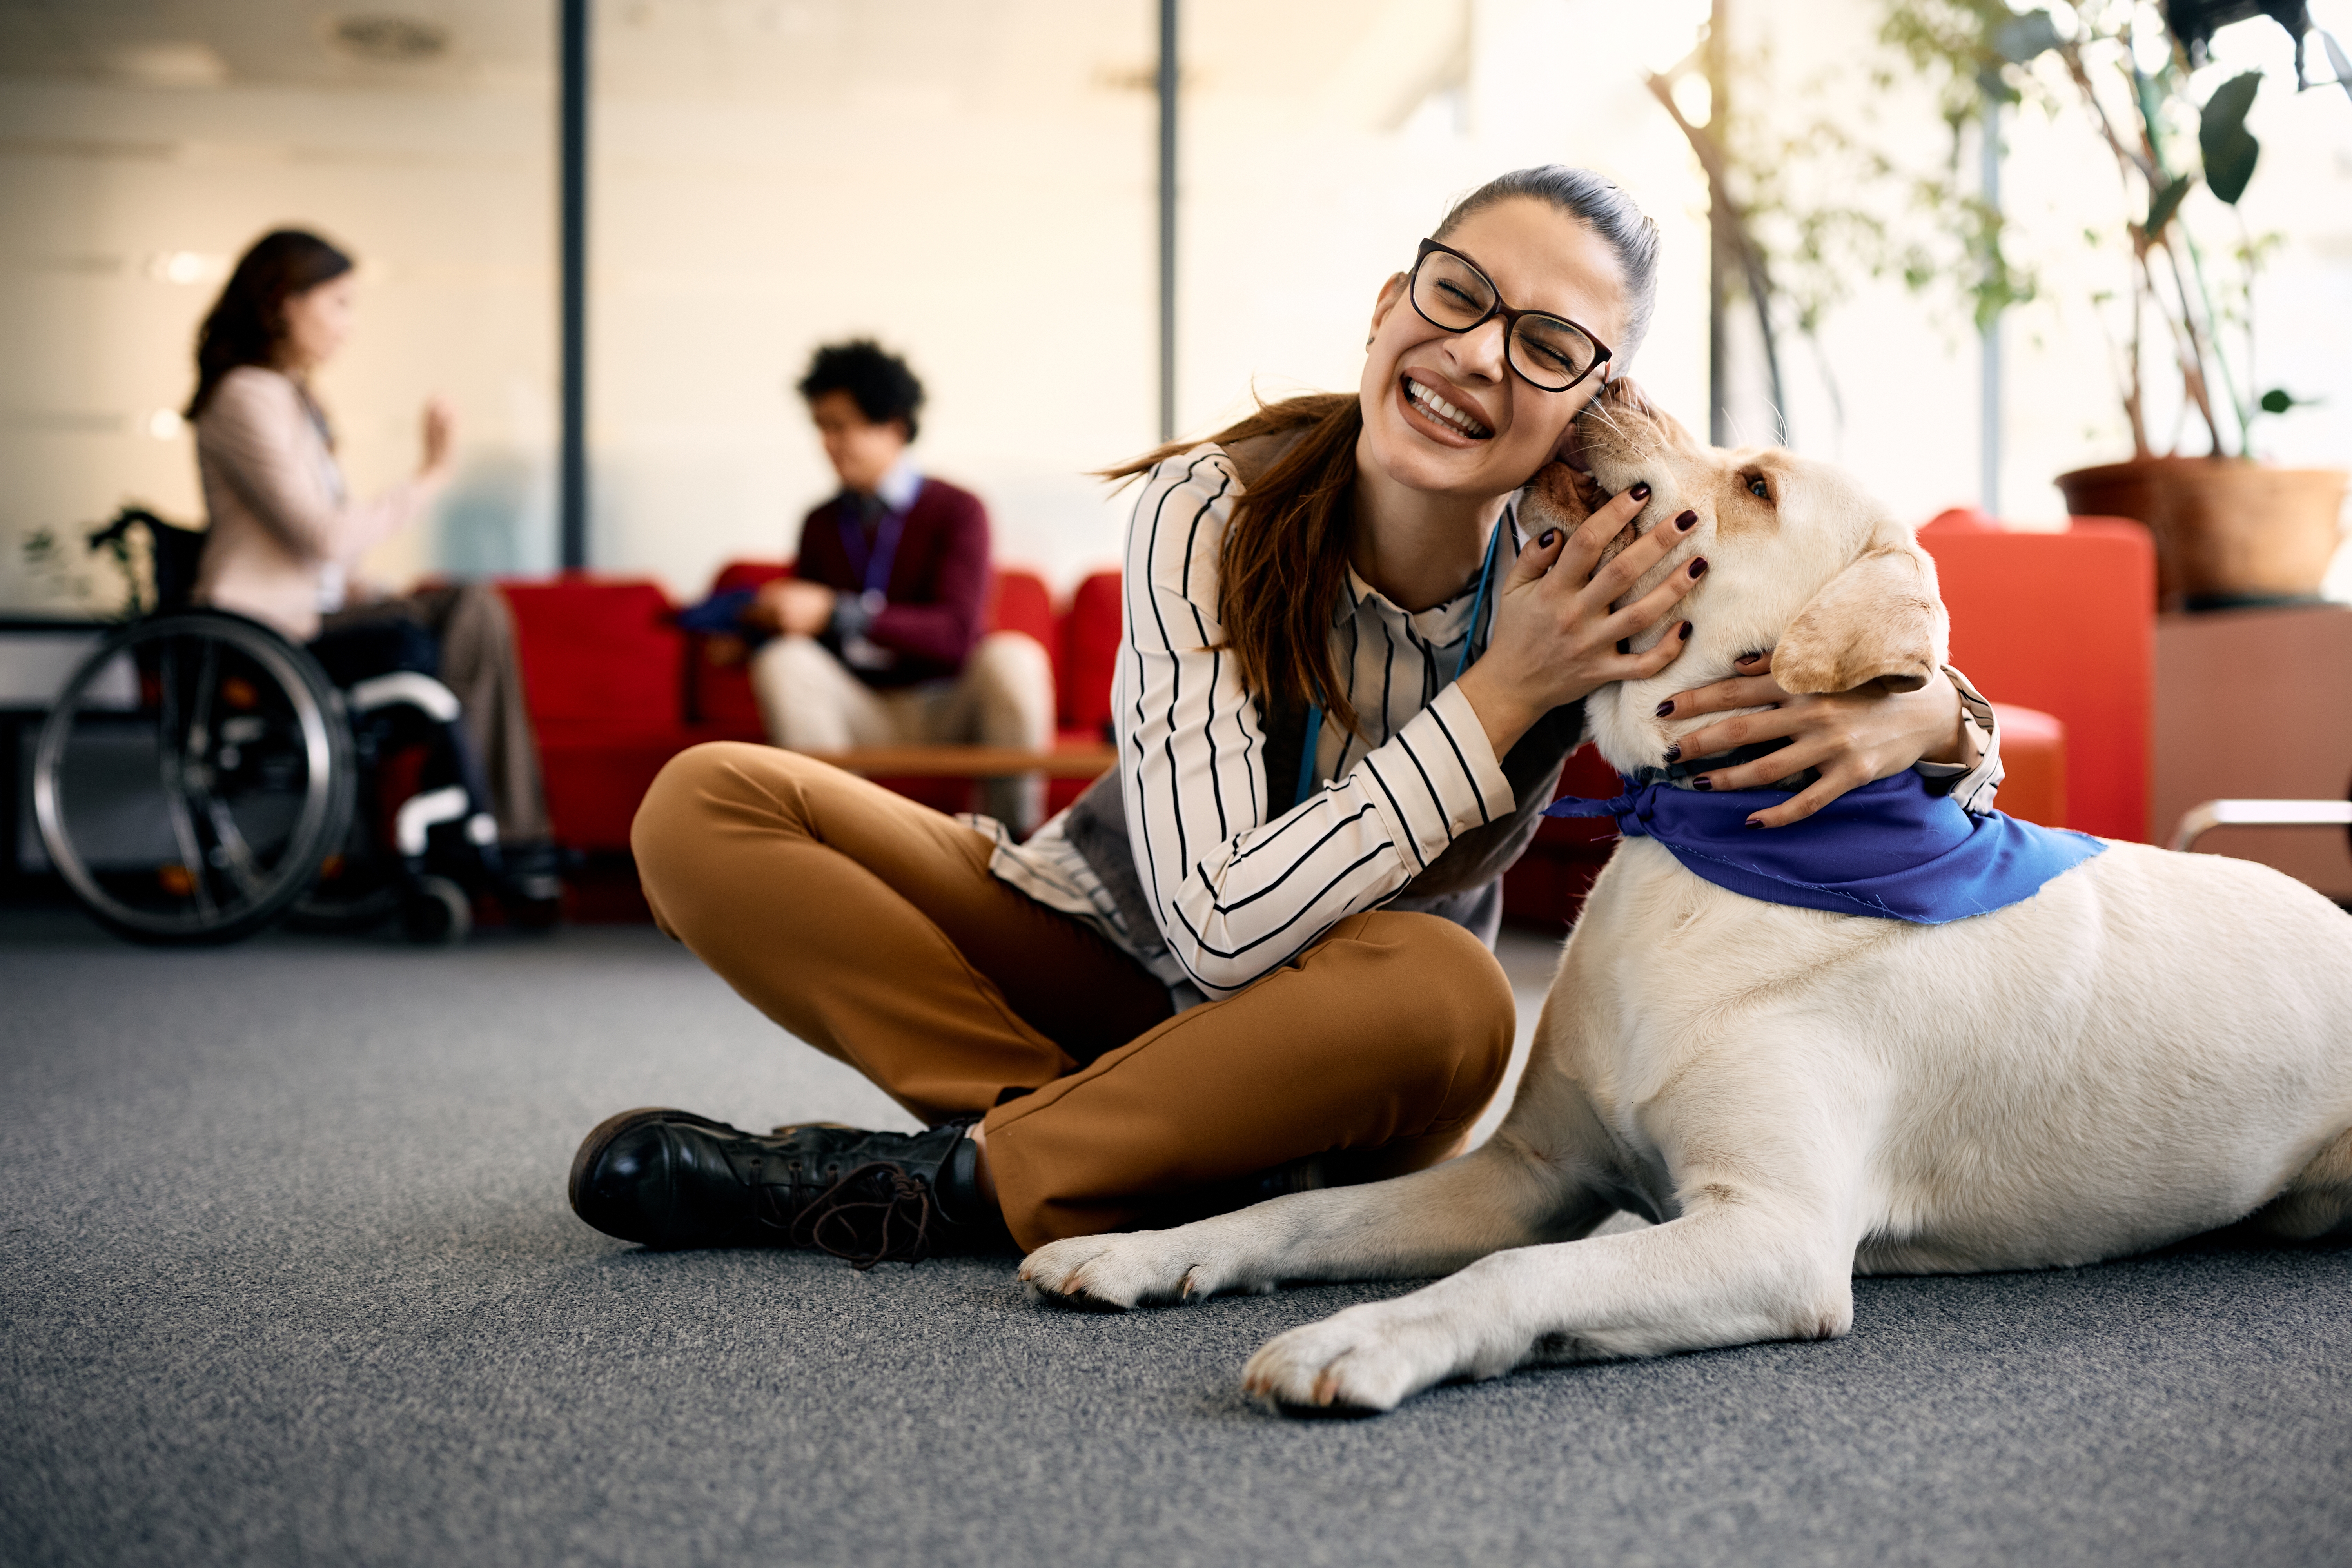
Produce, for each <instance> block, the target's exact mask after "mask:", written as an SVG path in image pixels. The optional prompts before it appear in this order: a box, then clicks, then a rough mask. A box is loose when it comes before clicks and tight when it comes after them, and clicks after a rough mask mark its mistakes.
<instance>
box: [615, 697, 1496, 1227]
mask: <svg viewBox="0 0 2352 1568" xmlns="http://www.w3.org/2000/svg"><path fill="white" fill-rule="evenodd" d="M630 838H631V844H632V847H634V848H635V852H636V858H637V868H638V873H639V875H640V876H641V877H642V878H643V879H644V883H645V890H646V899H647V900H648V901H649V902H650V903H651V904H652V905H653V909H654V918H655V919H656V921H658V922H659V923H660V925H661V928H662V930H664V931H667V932H668V933H669V934H670V935H671V936H673V937H676V938H677V939H678V940H679V941H681V942H685V943H686V945H687V946H688V947H689V948H691V949H693V951H694V952H695V954H696V955H697V956H698V957H699V958H700V959H701V960H702V961H703V962H704V963H708V964H709V966H710V967H711V968H712V969H713V970H715V971H717V972H718V973H719V975H720V976H721V977H722V978H723V979H725V980H726V981H727V983H728V984H730V985H732V986H733V987H734V988H735V989H736V991H737V992H739V993H740V994H741V995H742V996H743V998H744V999H745V1000H746V1001H748V1002H750V1003H751V1005H753V1006H755V1007H757V1008H759V1009H760V1011H761V1012H762V1013H765V1014H766V1015H767V1016H769V1017H771V1018H772V1019H774V1020H775V1021H776V1022H777V1023H778V1024H780V1025H782V1026H783V1027H785V1028H786V1029H789V1030H790V1031H792V1032H793V1034H795V1035H797V1036H799V1037H801V1038H802V1039H803V1040H806V1041H808V1042H809V1043H810V1044H811V1045H814V1046H815V1047H817V1048H818V1049H819V1050H822V1051H824V1052H825V1053H826V1054H827V1055H829V1056H833V1057H836V1058H840V1059H841V1060H843V1061H845V1062H847V1063H849V1065H850V1066H852V1067H854V1068H857V1070H858V1071H860V1072H862V1073H864V1074H865V1075H866V1077H867V1078H869V1079H873V1080H874V1082H875V1083H877V1084H878V1085H880V1086H881V1088H882V1089H884V1090H886V1091H887V1093H888V1094H889V1095H890V1097H891V1098H892V1099H894V1100H897V1101H898V1103H899V1104H901V1105H903V1106H905V1107H906V1108H907V1109H908V1110H909V1111H911V1112H913V1113H914V1114H915V1115H916V1116H918V1117H920V1118H921V1119H922V1120H923V1121H926V1122H931V1123H936V1122H939V1121H944V1120H946V1119H947V1118H949V1117H951V1116H956V1115H961V1114H968V1113H971V1112H984V1113H985V1116H986V1120H985V1122H984V1126H985V1129H986V1132H987V1139H988V1160H989V1165H990V1169H991V1171H992V1173H993V1174H994V1176H995V1180H996V1185H997V1191H998V1194H999V1195H1000V1196H1001V1197H1002V1199H1003V1206H1004V1218H1005V1223H1006V1224H1007V1225H1008V1226H1010V1227H1011V1228H1012V1231H1013V1237H1014V1238H1015V1239H1017V1240H1018V1241H1019V1242H1020V1243H1021V1245H1022V1246H1023V1247H1040V1246H1043V1245H1044V1244H1045V1243H1046V1242H1048V1241H1051V1240H1054V1239H1055V1238H1057V1237H1066V1236H1083V1235H1087V1234H1090V1233H1093V1232H1097V1231H1105V1230H1116V1229H1121V1228H1128V1227H1132V1226H1137V1225H1146V1224H1164V1223H1169V1222H1170V1221H1171V1220H1173V1219H1175V1218H1179V1217H1183V1216H1185V1215H1188V1214H1197V1213H1200V1212H1202V1210H1203V1208H1204V1207H1213V1206H1216V1203H1217V1200H1218V1197H1219V1195H1220V1194H1221V1193H1222V1194H1238V1193H1239V1192H1240V1191H1241V1187H1240V1184H1241V1183H1243V1182H1244V1180H1245V1179H1246V1178H1248V1177H1250V1176H1252V1175H1255V1174H1256V1173H1261V1172H1265V1171H1267V1170H1270V1169H1272V1168H1273V1167H1275V1166H1277V1165H1281V1164H1284V1163H1287V1162H1290V1161H1293V1160H1297V1159H1301V1158H1304V1157H1307V1156H1310V1155H1321V1156H1329V1157H1330V1163H1331V1165H1332V1166H1333V1168H1334V1169H1335V1171H1337V1172H1338V1173H1339V1179H1345V1180H1369V1179H1372V1178H1374V1177H1379V1176H1388V1175H1393V1174H1399V1173H1403V1172H1405V1171H1411V1170H1418V1169H1420V1168H1422V1167H1423V1166H1426V1165H1433V1164H1435V1163H1437V1162H1439V1161H1441V1160H1444V1159H1446V1158H1448V1157H1449V1156H1451V1155H1453V1154H1454V1153H1456V1152H1459V1150H1460V1147H1461V1144H1462V1142H1463V1139H1464V1137H1465V1134H1466V1133H1467V1132H1468V1131H1469V1129H1470V1126H1471V1124H1472V1123H1473V1122H1474V1121H1476V1120H1477V1117H1478V1113H1479V1112H1480V1111H1481V1110H1484V1109H1485V1108H1486V1102H1487V1100H1489V1099H1490V1098H1492V1097H1493V1095H1494V1092H1495V1088H1496V1084H1497V1083H1498V1082H1499V1081H1500V1080H1501V1079H1502V1075H1503V1069H1504V1068H1505V1066H1506V1065H1507V1062H1508V1060H1509V1058H1510V1051H1511V1037H1512V1035H1513V1032H1514V1018H1513V1009H1512V1000H1511V990H1510V985H1509V983H1508V982H1507V980H1506V979H1505V978H1504V976H1503V972H1502V969H1501V966H1500V965H1498V964H1497V963H1496V962H1495V959H1494V955H1493V954H1492V953H1490V952H1487V951H1486V948H1485V947H1484V946H1483V945H1482V944H1480V942H1478V940H1477V939H1476V938H1475V937H1473V936H1472V935H1470V934H1469V933H1468V932H1467V931H1464V930H1462V929H1461V928H1460V927H1459V926H1456V925H1453V924H1451V923H1449V922H1447V921H1442V920H1438V919H1436V918H1435V917H1433V916H1429V915H1420V914H1401V913H1387V912H1380V911H1375V912H1371V913H1367V914H1360V915H1352V916H1350V917H1349V918H1348V919H1346V920H1343V921H1340V922H1339V924H1337V925H1335V926H1333V927H1332V928H1331V930H1330V931H1328V932H1327V933H1326V934H1325V935H1324V937H1323V938H1322V940H1321V941H1319V942H1317V943H1316V944H1315V945H1314V946H1313V947H1311V948H1309V949H1308V950H1307V952H1304V953H1303V954H1301V955H1300V956H1299V957H1298V958H1297V960H1295V961H1294V962H1292V963H1289V964H1286V965H1285V966H1284V967H1283V968H1281V969H1277V970H1276V971H1275V972H1274V973H1271V974H1268V975H1266V976H1265V978H1264V979H1262V980H1260V981H1258V982H1257V983H1256V984H1253V985H1251V986H1250V987H1249V988H1248V989H1246V990H1244V991H1242V992H1240V993H1239V994H1235V995H1234V996H1231V997H1229V998H1227V999H1225V1000H1223V1001H1220V1002H1211V1003H1207V1004H1204V1005H1200V1006H1196V1007H1192V1008H1188V1009H1186V1010H1185V1011H1184V1012H1181V1013H1177V1014H1174V1015H1173V1016H1171V1011H1170V1005H1169V1001H1168V994H1167V991H1166V989H1165V988H1164V987H1163V986H1162V985H1161V984H1160V982H1159V981H1157V980H1155V979H1154V978H1152V976H1151V975H1150V973H1148V972H1147V971H1145V970H1144V969H1143V968H1142V966H1141V965H1139V964H1138V963H1136V962H1135V961H1134V960H1133V959H1132V958H1130V957H1129V956H1128V955H1127V954H1126V953H1124V952H1120V951H1119V950H1118V948H1117V947H1115V946H1113V945H1112V944H1111V943H1110V942H1108V941H1107V940H1105V939H1104V938H1103V937H1102V936H1101V935H1100V934H1099V933H1097V931H1094V930H1093V929H1092V928H1091V927H1089V926H1087V925H1086V924H1085V923H1083V922H1082V921H1076V920H1073V919H1071V918H1070V917H1069V916H1067V915H1064V914H1061V913H1059V912H1058V911H1056V910H1049V909H1047V908H1045V906H1044V905H1042V904H1039V903H1037V902H1035V901H1034V900H1032V899H1030V898H1028V897H1027V896H1026V895H1025V894H1023V893H1021V892H1018V891H1016V890H1015V889H1013V888H1011V887H1009V886H1007V885H1006V884H1004V883H1003V882H1001V881H999V880H997V879H995V878H994V877H992V876H991V875H990V874H989V870H988V861H989V856H990V853H991V849H992V845H991V843H990V841H989V840H988V839H987V838H985V837H982V836H981V835H980V834H978V833H975V832H973V831H972V830H971V829H970V828H968V827H966V826H963V825H962V824H961V823H959V822H957V821H956V820H955V819H954V818H952V817H950V816H943V815H941V814H940V813H939V812H936V811H933V810H931V809H929V807H927V806H922V805H916V804H915V803H914V802H912V801H909V800H907V799H905V798H903V797H901V796H899V795H893V794H891V793H889V792H888V791H887V790H884V789H881V788H879V787H877V786H876V785H874V784H868V783H866V781H865V780H863V779H859V778H856V777H854V776H852V775H851V774H848V773H843V772H841V771H839V770H838V769H835V768H833V767H829V766H827V765H826V764H824V763H818V762H813V761H811V760H810V759H808V758H806V757H803V756H800V755H797V754H795V753H793V752H783V751H777V750H772V749H771V748H768V747H764V746H752V745H742V744H737V743H733V742H719V743H714V744H710V745H703V746H697V747H695V748H694V749H693V750H691V751H689V752H684V753H683V754H681V755H679V756H677V757H676V758H674V759H672V761H671V762H670V763H669V765H668V766H667V767H666V768H664V769H663V770H662V773H661V776H660V777H658V778H656V780H655V781H654V784H653V787H652V788H651V789H650V790H648V791H646V799H645V804H644V805H641V806H639V807H638V809H637V817H636V823H635V827H634V829H633V830H632V833H631V836H630ZM1024 1091H1025V1092H1024ZM1227 1201H1229V1202H1230V1201H1238V1200H1237V1198H1233V1197H1229V1198H1228V1199H1227Z"/></svg>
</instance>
